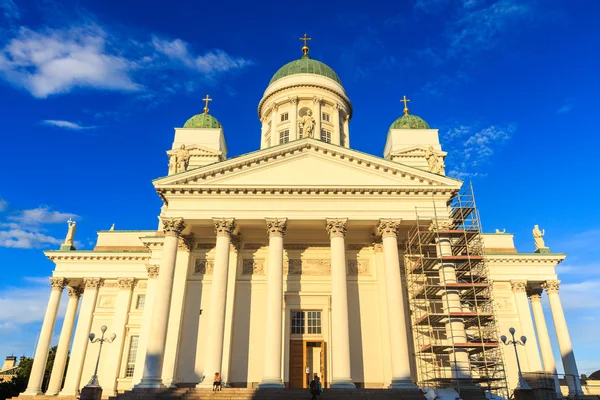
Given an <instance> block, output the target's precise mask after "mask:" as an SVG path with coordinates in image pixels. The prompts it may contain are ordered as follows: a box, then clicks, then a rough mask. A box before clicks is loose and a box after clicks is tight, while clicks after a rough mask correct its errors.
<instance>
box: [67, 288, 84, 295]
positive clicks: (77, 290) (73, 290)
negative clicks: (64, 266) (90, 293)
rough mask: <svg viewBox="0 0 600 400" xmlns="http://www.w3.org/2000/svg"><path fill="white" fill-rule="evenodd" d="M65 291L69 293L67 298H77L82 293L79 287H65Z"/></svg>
mask: <svg viewBox="0 0 600 400" xmlns="http://www.w3.org/2000/svg"><path fill="white" fill-rule="evenodd" d="M67 291H68V292H69V297H79V296H81V293H83V289H82V288H81V287H79V286H75V287H73V286H67Z"/></svg>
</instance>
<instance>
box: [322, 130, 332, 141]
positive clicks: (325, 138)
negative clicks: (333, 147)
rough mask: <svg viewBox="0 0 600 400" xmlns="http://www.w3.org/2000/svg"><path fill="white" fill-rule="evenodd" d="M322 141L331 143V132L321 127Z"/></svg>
mask: <svg viewBox="0 0 600 400" xmlns="http://www.w3.org/2000/svg"><path fill="white" fill-rule="evenodd" d="M321 141H323V142H327V143H331V132H329V131H328V130H325V129H321Z"/></svg>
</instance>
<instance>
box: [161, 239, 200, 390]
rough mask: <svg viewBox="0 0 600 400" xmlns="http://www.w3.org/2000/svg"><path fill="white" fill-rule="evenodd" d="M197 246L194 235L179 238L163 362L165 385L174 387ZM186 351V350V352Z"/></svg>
mask: <svg viewBox="0 0 600 400" xmlns="http://www.w3.org/2000/svg"><path fill="white" fill-rule="evenodd" d="M195 244H196V241H195V238H194V235H193V234H191V235H186V236H182V237H180V238H179V247H178V251H179V253H178V254H177V261H176V262H175V275H174V277H173V294H172V296H171V311H169V329H168V331H167V345H166V347H165V358H164V361H163V374H162V378H163V383H164V384H165V385H166V386H171V387H173V386H174V384H175V380H176V376H175V375H176V373H177V359H178V357H179V339H180V338H181V327H182V324H183V308H184V301H185V295H186V289H187V276H188V271H189V266H190V255H191V252H193V251H194V246H195ZM184 351H185V350H184Z"/></svg>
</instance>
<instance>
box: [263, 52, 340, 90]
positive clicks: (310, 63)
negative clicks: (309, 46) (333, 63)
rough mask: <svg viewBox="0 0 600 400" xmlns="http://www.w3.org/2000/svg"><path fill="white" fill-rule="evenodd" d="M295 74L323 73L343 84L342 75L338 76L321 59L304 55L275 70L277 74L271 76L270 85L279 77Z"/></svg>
mask: <svg viewBox="0 0 600 400" xmlns="http://www.w3.org/2000/svg"><path fill="white" fill-rule="evenodd" d="M295 74H315V75H321V76H325V77H327V78H329V79H333V80H334V81H336V82H337V83H339V84H340V85H341V84H342V81H341V80H340V77H339V76H337V74H336V73H335V72H334V71H333V70H332V69H331V68H330V67H329V66H328V65H326V64H323V63H322V62H321V61H317V60H313V59H312V58H310V57H309V56H307V55H306V56H302V58H300V59H299V60H294V61H291V62H289V63H287V64H285V65H284V66H283V67H281V68H279V70H278V71H277V72H275V75H273V77H272V78H271V81H270V82H269V85H270V84H272V83H273V82H275V81H276V80H278V79H281V78H283V77H286V76H289V75H295Z"/></svg>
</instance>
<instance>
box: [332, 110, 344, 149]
mask: <svg viewBox="0 0 600 400" xmlns="http://www.w3.org/2000/svg"><path fill="white" fill-rule="evenodd" d="M340 109H341V106H340V105H339V103H335V104H334V105H333V115H332V117H333V121H332V122H333V132H331V135H332V136H333V137H332V138H331V143H333V144H337V145H338V146H341V142H340V140H341V137H342V132H341V126H340Z"/></svg>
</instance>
